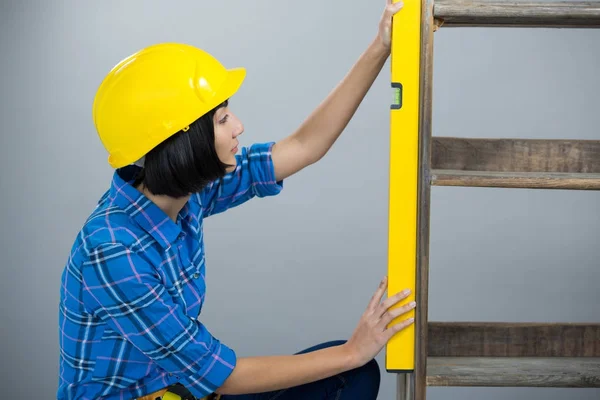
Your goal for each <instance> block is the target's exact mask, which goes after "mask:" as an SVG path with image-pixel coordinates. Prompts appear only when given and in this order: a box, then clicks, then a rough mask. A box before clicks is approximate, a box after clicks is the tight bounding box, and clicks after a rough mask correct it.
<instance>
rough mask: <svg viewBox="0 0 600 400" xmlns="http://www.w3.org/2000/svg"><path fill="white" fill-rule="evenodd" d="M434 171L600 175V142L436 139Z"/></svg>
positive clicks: (433, 151) (434, 143)
mask: <svg viewBox="0 0 600 400" xmlns="http://www.w3.org/2000/svg"><path fill="white" fill-rule="evenodd" d="M431 162H432V168H433V169H456V170H470V171H504V172H562V173H590V174H592V173H600V140H556V139H555V140H541V139H478V138H456V137H434V138H433V142H432V160H431Z"/></svg>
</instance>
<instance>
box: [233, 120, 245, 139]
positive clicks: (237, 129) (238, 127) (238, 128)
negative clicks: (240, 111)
mask: <svg viewBox="0 0 600 400" xmlns="http://www.w3.org/2000/svg"><path fill="white" fill-rule="evenodd" d="M233 119H234V123H235V124H234V129H233V137H234V138H236V137H238V136H240V135H241V134H242V133H244V124H242V121H240V120H239V119H238V117H236V116H233Z"/></svg>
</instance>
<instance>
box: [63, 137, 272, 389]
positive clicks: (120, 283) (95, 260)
mask: <svg viewBox="0 0 600 400" xmlns="http://www.w3.org/2000/svg"><path fill="white" fill-rule="evenodd" d="M271 149H272V143H261V144H255V145H253V146H251V147H250V148H249V149H248V148H242V151H241V154H238V155H237V156H236V157H237V160H238V165H237V168H236V170H235V171H233V172H232V173H229V174H227V175H226V176H225V177H224V178H222V179H219V180H217V181H215V182H213V183H211V184H210V185H208V186H207V187H206V188H205V189H204V190H203V191H202V192H201V193H198V194H194V195H193V196H192V197H191V199H190V201H188V203H187V204H186V206H185V207H184V208H183V210H182V211H181V213H180V214H179V217H178V220H177V223H175V222H173V221H172V220H171V219H170V218H169V217H168V216H167V215H166V214H165V213H164V212H163V211H162V210H160V209H159V208H158V207H157V206H156V205H155V204H154V203H152V202H151V201H150V200H149V199H148V198H147V197H145V196H144V195H142V194H141V193H140V192H138V191H137V190H136V189H135V188H133V187H132V186H131V180H132V178H133V176H134V173H135V170H136V169H137V168H138V167H136V166H133V165H132V166H128V167H125V168H122V169H120V170H117V171H115V174H114V178H113V181H112V184H111V187H110V189H109V190H108V191H107V192H106V193H105V194H104V195H103V196H102V198H101V199H100V201H99V203H98V205H97V207H96V209H95V210H94V212H93V213H92V215H91V216H90V217H89V218H88V220H87V221H86V223H85V225H84V226H83V228H82V229H81V231H80V233H79V235H78V237H77V239H76V240H75V243H74V245H73V248H72V250H71V254H70V257H69V258H68V261H67V263H66V266H65V269H64V271H63V274H62V281H61V283H62V286H61V292H60V294H61V296H60V306H59V336H60V360H59V362H60V370H59V386H58V392H57V399H59V400H62V399H69V400H76V399H99V398H102V399H107V400H112V399H115V400H116V399H119V400H124V399H132V398H136V397H141V396H143V395H144V394H148V393H152V392H155V391H157V390H160V389H162V388H165V387H167V386H169V385H172V384H174V383H176V382H180V383H181V384H183V385H184V386H185V387H187V388H188V389H189V390H190V391H191V392H192V393H193V394H194V395H195V396H196V397H198V398H201V397H203V396H206V395H208V394H210V393H213V392H214V391H215V390H216V389H217V388H218V387H219V386H220V385H222V383H223V382H224V381H225V379H226V378H227V377H228V376H229V374H230V373H231V372H232V370H233V368H234V367H235V365H236V355H235V352H234V351H233V350H232V349H230V348H229V347H227V346H226V345H225V344H223V343H221V342H220V341H219V340H218V339H217V338H215V337H213V336H212V335H211V333H210V332H209V331H208V329H207V328H206V327H205V326H204V325H203V324H202V323H201V322H200V321H198V320H197V317H198V315H199V313H200V311H201V309H202V305H203V302H204V295H205V289H206V286H205V285H206V282H205V263H204V260H205V256H204V244H203V230H202V220H203V218H205V217H208V216H210V215H213V214H217V213H220V212H223V211H225V210H227V209H228V208H231V207H235V206H238V205H240V204H242V203H244V202H246V201H248V200H250V199H251V198H253V197H264V196H272V195H276V194H278V193H279V192H280V191H281V189H282V187H283V186H282V182H275V177H274V176H275V175H274V169H273V163H272V160H271Z"/></svg>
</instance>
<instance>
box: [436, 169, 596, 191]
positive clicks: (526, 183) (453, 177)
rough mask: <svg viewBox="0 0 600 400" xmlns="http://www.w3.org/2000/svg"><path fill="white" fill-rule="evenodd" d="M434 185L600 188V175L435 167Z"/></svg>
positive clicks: (569, 188)
mask: <svg viewBox="0 0 600 400" xmlns="http://www.w3.org/2000/svg"><path fill="white" fill-rule="evenodd" d="M431 184H432V185H434V186H469V187H496V188H517V189H519V188H528V189H568V190H600V174H562V173H543V172H488V171H484V172H477V171H457V170H433V171H432V173H431Z"/></svg>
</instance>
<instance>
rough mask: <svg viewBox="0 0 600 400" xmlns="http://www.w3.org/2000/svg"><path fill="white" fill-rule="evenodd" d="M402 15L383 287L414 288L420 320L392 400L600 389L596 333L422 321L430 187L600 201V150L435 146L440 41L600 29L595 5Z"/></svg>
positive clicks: (406, 337)
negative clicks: (508, 32)
mask: <svg viewBox="0 0 600 400" xmlns="http://www.w3.org/2000/svg"><path fill="white" fill-rule="evenodd" d="M394 1H397V0H394ZM404 3H405V4H404V9H403V10H402V11H401V12H400V13H399V14H397V15H396V16H395V17H394V23H393V32H392V58H391V62H392V68H391V81H392V88H393V89H394V101H393V104H392V106H391V110H390V114H391V120H390V122H391V123H390V130H391V132H390V134H391V136H390V178H389V179H390V182H389V184H390V192H389V235H388V236H389V239H388V240H389V243H388V277H389V293H390V294H393V293H396V292H397V291H399V290H401V289H403V288H405V287H409V288H411V289H412V290H413V293H412V294H411V296H410V297H409V298H408V299H407V300H406V302H408V301H412V300H416V302H417V309H416V310H415V311H413V312H412V314H413V315H414V317H415V324H414V325H413V326H412V327H410V328H409V329H406V330H405V331H402V332H401V333H400V334H398V335H397V337H395V338H394V339H392V340H391V341H390V342H389V343H388V345H387V347H386V369H387V371H388V372H391V373H396V374H397V377H398V391H397V398H398V399H403V400H408V399H411V400H412V399H415V400H425V398H426V387H427V386H510V387H576V388H590V387H600V323H599V324H591V323H590V324H588V323H586V324H572V323H569V324H567V323H562V324H561V323H547V324H545V323H477V322H449V323H447V322H446V323H441V322H431V321H429V320H428V317H427V309H428V294H427V293H428V283H429V219H430V191H431V186H464V187H496V188H535V189H569V190H600V140H571V139H564V140H530V139H519V138H515V139H479V138H459V137H433V136H432V75H433V73H432V72H433V37H434V32H435V31H436V30H437V29H438V28H440V27H442V28H446V27H453V26H454V27H531V28H533V27H545V28H600V1H595V2H578V1H569V2H543V1H538V2H528V3H510V2H492V1H484V0H481V1H477V0H475V1H464V0H437V1H435V2H434V0H404ZM590 50H591V51H594V50H598V49H590Z"/></svg>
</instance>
